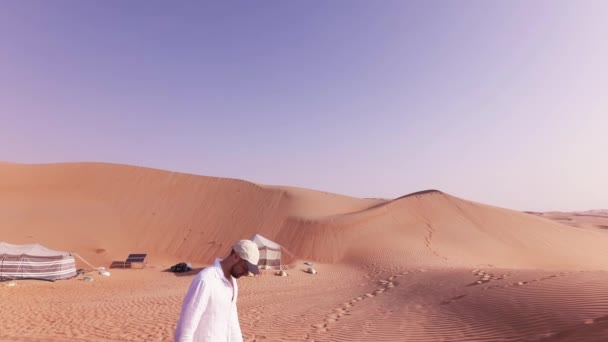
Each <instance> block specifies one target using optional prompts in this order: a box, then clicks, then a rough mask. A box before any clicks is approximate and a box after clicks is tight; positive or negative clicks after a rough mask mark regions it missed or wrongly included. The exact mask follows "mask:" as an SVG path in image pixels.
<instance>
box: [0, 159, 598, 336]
mask: <svg viewBox="0 0 608 342" xmlns="http://www.w3.org/2000/svg"><path fill="white" fill-rule="evenodd" d="M606 227H608V213H606V212H603V211H592V212H584V213H583V212H579V213H526V212H519V211H514V210H509V209H506V208H499V207H495V206H490V205H485V204H482V203H477V202H474V201H471V200H468V199H463V198H459V197H457V196H456V194H447V193H444V192H441V191H437V190H428V191H421V192H418V193H414V194H409V195H405V196H403V197H400V198H396V199H392V200H388V199H358V198H352V197H348V196H342V195H339V194H332V193H327V192H322V191H316V190H310V189H301V188H295V187H287V186H274V185H272V186H271V185H263V184H254V183H251V182H247V181H243V180H236V179H226V178H214V177H205V176H199V175H190V174H183V173H177V172H170V171H164V170H156V169H150V168H143V167H136V166H128V165H117V164H105V163H65V164H44V165H24V164H11V163H0V236H1V238H0V240H1V241H5V242H9V243H13V244H25V243H40V244H43V245H45V246H47V247H49V248H52V249H57V250H67V251H72V252H75V253H78V254H79V255H80V256H82V257H83V258H84V259H85V260H87V261H89V262H90V263H91V264H93V265H95V266H104V267H106V268H108V267H109V266H110V265H111V263H112V262H113V261H117V260H124V258H125V257H126V256H127V255H128V254H129V253H148V255H149V260H148V265H147V266H146V268H144V269H126V270H122V269H110V272H111V276H110V277H102V276H99V275H98V274H97V273H96V272H90V273H89V274H88V275H90V276H92V277H93V278H94V279H95V281H94V282H85V281H82V276H79V277H77V278H74V279H70V280H62V281H56V282H44V281H35V280H22V281H17V282H15V283H16V285H15V286H11V287H9V286H5V284H3V283H0V301H1V302H2V306H3V315H2V318H1V319H0V327H1V329H0V340H6V341H161V340H172V337H173V332H174V329H175V325H176V321H177V318H178V317H179V311H180V308H181V301H182V299H183V297H184V295H185V293H186V290H187V288H188V286H189V284H190V281H191V280H192V278H193V277H194V275H195V274H196V273H197V272H198V271H200V269H202V268H203V267H205V266H207V265H209V264H210V263H211V262H212V261H213V259H214V258H215V257H223V256H225V255H226V254H227V253H228V252H229V249H230V246H231V244H232V243H233V242H234V241H236V240H238V239H241V238H249V237H251V236H252V235H253V234H256V233H259V234H261V235H263V236H265V237H267V238H269V239H271V240H273V241H276V242H278V243H280V244H281V245H283V246H284V247H285V248H286V249H287V250H289V251H290V252H291V254H292V255H291V254H290V255H287V256H286V258H285V259H284V262H286V263H288V269H287V272H288V274H289V276H287V277H277V276H275V275H273V272H272V271H267V272H265V273H264V274H262V275H260V276H257V277H245V278H244V279H240V280H239V284H240V289H241V292H240V296H239V316H240V320H241V326H242V330H243V335H244V338H245V340H247V341H312V340H314V341H606V340H608V286H607V284H608V272H607V271H608V247H607V246H608V229H605V228H606ZM181 261H187V262H191V263H192V264H193V265H194V267H195V270H193V271H192V272H189V273H183V274H174V273H171V272H166V269H167V268H169V267H170V266H171V265H173V264H175V263H177V262H181ZM304 261H310V262H314V263H315V268H316V269H317V271H318V273H317V274H315V275H311V274H308V273H305V272H304V270H305V268H306V266H304V265H303V262H304ZM78 267H81V268H85V269H90V267H89V266H88V265H86V264H84V263H81V262H80V261H79V264H78Z"/></svg>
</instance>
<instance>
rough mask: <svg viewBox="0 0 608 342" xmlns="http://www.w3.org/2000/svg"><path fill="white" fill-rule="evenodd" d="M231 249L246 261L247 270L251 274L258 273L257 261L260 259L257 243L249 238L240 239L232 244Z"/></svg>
mask: <svg viewBox="0 0 608 342" xmlns="http://www.w3.org/2000/svg"><path fill="white" fill-rule="evenodd" d="M232 249H233V250H234V252H235V253H236V254H238V255H239V256H240V257H241V258H242V259H245V261H247V266H248V268H249V272H251V273H253V274H259V273H260V269H259V268H258V261H260V250H259V249H258V245H256V244H255V242H253V241H251V240H240V241H238V242H237V243H235V244H234V246H232Z"/></svg>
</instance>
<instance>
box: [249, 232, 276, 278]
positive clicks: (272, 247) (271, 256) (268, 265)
mask: <svg viewBox="0 0 608 342" xmlns="http://www.w3.org/2000/svg"><path fill="white" fill-rule="evenodd" d="M251 241H253V242H255V243H256V245H258V249H259V250H260V261H259V262H258V266H259V267H260V268H261V269H274V270H280V269H281V268H282V267H281V266H282V265H281V250H282V249H283V248H282V246H281V245H279V244H278V243H276V242H274V241H271V240H268V239H267V238H265V237H263V236H262V235H259V234H255V235H254V236H253V237H252V238H251Z"/></svg>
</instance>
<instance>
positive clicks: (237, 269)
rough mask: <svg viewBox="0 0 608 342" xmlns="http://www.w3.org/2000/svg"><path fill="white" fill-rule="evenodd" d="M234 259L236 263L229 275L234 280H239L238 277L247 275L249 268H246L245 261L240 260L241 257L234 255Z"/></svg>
mask: <svg viewBox="0 0 608 342" xmlns="http://www.w3.org/2000/svg"><path fill="white" fill-rule="evenodd" d="M235 257H236V258H237V261H236V263H235V264H234V265H233V266H232V268H231V269H230V275H232V276H233V277H234V278H236V279H239V278H240V277H242V276H244V275H247V273H249V268H248V267H247V261H246V260H245V259H241V257H240V256H238V255H235Z"/></svg>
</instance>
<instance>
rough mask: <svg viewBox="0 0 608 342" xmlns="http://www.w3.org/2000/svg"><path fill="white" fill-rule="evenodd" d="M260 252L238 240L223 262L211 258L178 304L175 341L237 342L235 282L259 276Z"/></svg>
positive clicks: (236, 290) (239, 335)
mask: <svg viewBox="0 0 608 342" xmlns="http://www.w3.org/2000/svg"><path fill="white" fill-rule="evenodd" d="M259 259H260V252H259V250H258V246H257V245H256V244H255V242H253V241H250V240H240V241H238V242H237V243H236V244H235V245H234V246H233V247H232V251H231V252H230V255H229V256H228V257H227V258H225V259H223V260H222V259H215V263H214V265H213V266H211V267H208V268H206V269H204V270H202V271H201V272H200V273H199V274H198V275H197V276H196V277H195V278H194V280H193V281H192V283H191V284H190V288H189V289H188V293H187V294H186V297H185V299H184V302H183V304H182V312H181V315H180V317H179V321H178V323H177V329H176V331H175V341H178V342H182V341H197V342H207V341H209V342H241V341H243V335H242V334H241V327H240V324H239V318H238V313H237V307H236V299H237V296H238V287H237V284H236V279H238V278H240V277H242V276H244V275H246V274H248V272H251V273H253V274H259V269H258V266H257V265H258V261H259Z"/></svg>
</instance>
